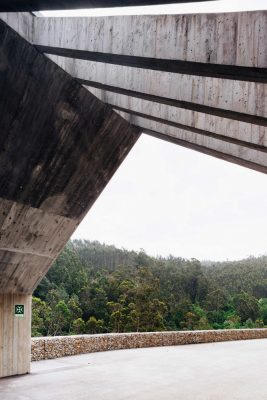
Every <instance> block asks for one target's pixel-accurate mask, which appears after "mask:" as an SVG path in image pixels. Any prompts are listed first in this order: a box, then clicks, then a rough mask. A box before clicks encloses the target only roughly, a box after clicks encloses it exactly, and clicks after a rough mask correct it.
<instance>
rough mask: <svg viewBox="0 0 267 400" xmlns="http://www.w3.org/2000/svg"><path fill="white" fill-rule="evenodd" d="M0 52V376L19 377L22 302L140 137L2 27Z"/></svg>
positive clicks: (23, 346)
mask: <svg viewBox="0 0 267 400" xmlns="http://www.w3.org/2000/svg"><path fill="white" fill-rule="evenodd" d="M0 50H1V59H0V72H1V78H2V79H1V80H0V92H1V97H0V132H1V145H0V264H1V268H0V300H1V306H0V319H1V321H0V338H1V339H0V340H2V342H1V345H0V365H1V366H3V367H2V369H1V368H0V377H1V376H5V375H7V374H8V375H13V374H20V373H25V372H28V370H29V354H28V352H29V348H28V342H29V341H28V340H25V337H27V338H29V337H30V330H29V329H30V328H29V326H30V322H29V321H30V313H29V312H28V311H29V304H30V303H29V302H30V294H31V293H32V291H33V290H34V288H35V287H36V285H37V284H38V282H39V281H40V280H41V279H42V277H43V276H44V275H45V273H46V272H47V270H48V269H49V267H50V265H51V264H52V263H53V261H54V260H55V258H56V257H57V256H58V254H59V252H60V251H61V249H62V248H63V246H64V245H65V243H66V242H67V240H68V239H69V237H70V236H71V234H72V233H73V231H74V230H75V229H76V227H77V226H78V224H79V223H80V222H81V220H82V219H83V217H84V216H85V215H86V213H87V212H88V210H89V209H90V207H91V206H92V205H93V203H94V202H95V200H96V199H97V197H98V196H99V195H100V193H101V191H102V190H103V189H104V187H105V186H106V184H107V183H108V182H109V180H110V179H111V177H112V175H113V174H114V172H115V171H116V169H117V168H118V166H119V165H120V164H121V162H122V161H123V160H124V158H125V157H126V155H127V154H128V152H129V151H130V149H131V148H132V146H133V145H134V143H135V142H136V140H137V139H138V137H139V135H140V130H139V129H137V128H133V127H132V126H131V125H130V124H129V123H128V122H126V121H125V120H124V119H123V118H121V117H120V116H119V115H118V114H116V113H115V112H114V111H113V110H112V109H111V108H110V107H109V106H107V105H105V104H103V103H102V102H101V101H100V100H98V99H97V98H96V97H95V96H94V95H93V94H91V93H89V91H87V90H86V89H85V88H83V87H82V86H81V85H80V84H79V83H78V82H77V81H76V80H75V79H73V78H72V77H71V76H69V75H68V74H67V73H66V72H65V71H63V70H62V69H61V68H59V67H58V66H57V65H56V64H54V63H53V62H52V61H51V60H49V59H48V58H47V57H45V56H44V55H43V54H41V53H40V52H39V51H37V50H36V49H35V48H34V46H33V45H31V44H30V43H29V42H27V41H26V40H24V39H22V38H21V37H20V36H19V35H18V34H17V33H16V32H15V31H13V30H12V29H11V28H10V27H8V26H7V25H6V24H5V23H4V22H2V21H0ZM19 295H22V297H21V298H20V297H18V298H17V297H16V296H19ZM18 301H20V302H22V301H23V304H24V305H25V307H26V309H27V310H28V311H27V318H25V319H24V320H23V321H24V322H23V321H20V320H17V319H15V316H14V304H15V303H17V302H18ZM5 304H9V306H6V305H5ZM16 349H18V351H17V350H16ZM26 355H27V356H26ZM22 359H23V360H24V361H25V362H23V360H22Z"/></svg>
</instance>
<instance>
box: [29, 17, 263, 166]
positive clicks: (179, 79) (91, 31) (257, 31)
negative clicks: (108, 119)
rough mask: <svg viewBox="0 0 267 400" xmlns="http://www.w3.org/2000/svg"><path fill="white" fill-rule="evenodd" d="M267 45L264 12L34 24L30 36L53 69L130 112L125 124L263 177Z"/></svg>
mask: <svg viewBox="0 0 267 400" xmlns="http://www.w3.org/2000/svg"><path fill="white" fill-rule="evenodd" d="M143 32H146V34H145V35H143ZM265 40H267V13H266V12H260V11H259V12H246V13H230V14H212V15H205V14H200V15H180V16H174V15H171V16H170V15H169V16H124V17H105V18H102V17H98V18H71V19H70V18H59V19H58V18H45V19H42V18H36V19H35V21H34V33H33V41H34V43H35V44H37V45H38V48H39V49H40V50H42V51H45V52H49V53H53V54H54V55H50V56H49V57H51V59H52V60H54V61H55V62H57V63H58V64H59V65H60V66H61V67H62V68H64V69H65V70H66V71H68V72H69V73H70V74H71V75H72V76H74V77H76V78H78V80H79V82H80V83H83V84H84V85H86V87H87V88H88V90H90V91H91V92H92V93H94V94H95V95H96V96H97V97H99V98H100V99H101V100H102V101H104V102H106V103H108V104H110V105H114V108H115V109H116V110H119V109H120V108H121V109H124V110H126V111H127V113H125V112H124V113H123V114H121V115H123V117H124V118H126V119H127V120H128V121H131V122H133V123H134V124H136V125H138V126H140V127H142V128H143V129H144V130H145V132H146V133H148V131H154V132H155V131H157V132H158V133H160V134H161V135H162V138H164V137H165V139H166V140H173V136H175V137H176V139H179V140H185V141H187V142H190V143H191V145H192V143H195V145H196V146H194V149H195V150H197V149H199V151H200V147H199V146H202V147H203V148H207V149H209V154H211V155H214V156H218V155H220V157H221V158H222V157H223V158H224V159H227V160H228V161H233V162H238V163H239V164H240V165H243V166H247V167H249V168H251V167H253V169H255V168H256V169H257V170H258V171H261V172H266V165H265V164H266V163H265V147H266V146H267V128H266V127H267V119H266V116H267V102H266V99H267V85H266V84H264V82H266V81H267V70H266V62H267V52H266V46H265V45H264V43H265ZM255 49H257V51H255ZM71 57H73V58H71ZM75 57H78V58H75ZM199 67H200V68H199ZM186 69H187V70H186ZM205 74H206V76H203V75H205ZM227 74H228V75H227ZM258 74H259V75H258ZM225 78H226V79H225ZM136 113H139V117H138V116H137V114H136ZM140 113H143V114H145V118H141V119H140ZM155 117H156V118H159V119H160V120H161V121H160V122H159V121H158V123H157V125H155V123H156V122H155V119H154V121H153V118H155ZM175 124H176V125H177V126H176V127H175V126H174V125H175ZM178 125H184V126H185V127H186V129H185V130H184V129H181V126H180V129H179V128H178ZM201 130H202V132H201ZM189 131H191V133H189ZM196 132H197V133H196ZM176 143H178V140H176ZM179 143H182V142H179ZM191 147H192V146H191Z"/></svg>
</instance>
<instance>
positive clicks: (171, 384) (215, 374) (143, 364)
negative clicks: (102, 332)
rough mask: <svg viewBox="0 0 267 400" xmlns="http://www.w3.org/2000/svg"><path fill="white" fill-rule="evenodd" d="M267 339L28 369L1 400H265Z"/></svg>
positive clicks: (91, 357) (6, 386)
mask: <svg viewBox="0 0 267 400" xmlns="http://www.w3.org/2000/svg"><path fill="white" fill-rule="evenodd" d="M266 378H267V339H260V340H249V341H239V342H224V343H208V344H195V345H186V346H175V347H158V348H148V349H134V350H118V351H110V352H103V353H94V354H86V355H81V356H73V357H66V358H61V359H56V360H47V361H39V362H35V363H33V364H32V373H31V374H30V375H25V376H21V377H15V378H14V377H12V378H5V379H2V380H0V399H1V400H137V399H139V400H174V399H175V400H176V399H181V400H189V399H190V400H222V399H223V400H226V399H230V400H236V399H240V400H241V399H242V400H247V399H250V400H251V399H253V400H261V399H264V400H266V399H267V382H266Z"/></svg>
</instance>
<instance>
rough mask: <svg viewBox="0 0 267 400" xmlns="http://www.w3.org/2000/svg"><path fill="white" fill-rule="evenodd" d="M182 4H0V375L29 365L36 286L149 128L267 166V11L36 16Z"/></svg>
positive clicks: (13, 0) (40, 0)
mask: <svg viewBox="0 0 267 400" xmlns="http://www.w3.org/2000/svg"><path fill="white" fill-rule="evenodd" d="M174 2H175V3H177V1H162V0H158V1H157V0H154V1H153V0H151V1H149V0H146V1H141V0H140V1H131V0H129V1H122V0H116V1H111V0H110V1H108V0H99V1H98V2H91V1H89V0H79V1H76V2H74V1H73V0H65V1H63V2H62V1H54V2H52V3H51V2H50V1H49V0H33V1H24V2H21V1H17V0H6V1H2V2H1V5H0V12H1V14H0V93H1V96H0V132H1V143H0V167H1V168H0V208H1V210H0V221H1V231H0V233H1V235H0V263H1V266H0V377H3V376H9V375H16V374H24V373H26V372H28V371H29V368H30V321H31V316H30V314H31V312H30V308H31V293H32V291H33V290H34V288H35V287H36V285H37V284H38V282H39V281H40V280H41V279H42V277H43V276H44V275H45V273H46V272H47V271H48V269H49V267H50V266H51V264H52V263H53V261H54V260H55V259H56V257H57V256H58V254H59V252H60V251H61V249H62V248H63V246H64V245H65V243H66V242H67V240H68V239H69V237H70V236H71V234H72V233H73V231H74V230H75V228H76V227H77V225H78V224H79V223H80V221H81V220H82V219H83V217H84V216H85V214H86V213H87V212H88V210H89V209H90V207H91V206H92V204H93V203H94V201H95V200H96V199H97V197H98V196H99V194H100V193H101V191H102V190H103V189H104V187H105V185H106V184H107V183H108V181H109V180H110V178H111V176H112V175H113V174H114V172H115V171H116V169H117V168H118V166H119V165H120V164H121V162H122V161H123V160H124V158H125V157H126V155H127V154H128V152H129V151H130V150H131V148H132V146H133V145H134V143H135V142H136V141H137V140H138V137H139V136H140V134H141V133H145V134H148V135H152V136H155V137H158V138H161V139H163V140H167V141H170V142H172V143H174V144H177V145H180V146H184V147H187V148H190V149H192V150H196V151H199V152H202V153H205V154H208V155H211V156H214V157H217V158H220V159H223V160H226V161H229V162H232V163H236V164H239V165H242V166H244V167H247V168H251V169H254V170H256V171H259V172H263V173H267V157H266V152H267V128H266V127H267V118H266V116H267V102H266V98H267V86H266V83H267V68H266V66H267V47H266V42H267V12H264V11H255V12H241V13H225V14H192V15H163V16H123V17H119V16H117V17H98V18H39V17H36V16H34V15H33V14H32V13H31V11H34V10H40V9H47V8H51V7H52V6H51V4H53V7H54V8H60V7H61V8H64V7H65V8H71V6H74V4H75V6H76V7H78V8H81V7H92V6H94V5H95V4H96V3H97V5H99V6H103V7H104V6H106V7H107V6H111V5H115V6H117V5H122V4H123V5H133V4H135V5H137V4H143V5H145V4H163V3H174ZM184 2H186V1H184ZM11 11H13V12H11ZM16 306H17V307H16ZM20 306H22V307H20Z"/></svg>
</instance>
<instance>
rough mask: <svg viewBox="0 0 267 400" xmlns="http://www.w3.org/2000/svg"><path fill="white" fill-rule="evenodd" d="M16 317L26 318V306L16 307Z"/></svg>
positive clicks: (19, 305)
mask: <svg viewBox="0 0 267 400" xmlns="http://www.w3.org/2000/svg"><path fill="white" fill-rule="evenodd" d="M15 317H24V304H16V305H15Z"/></svg>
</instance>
